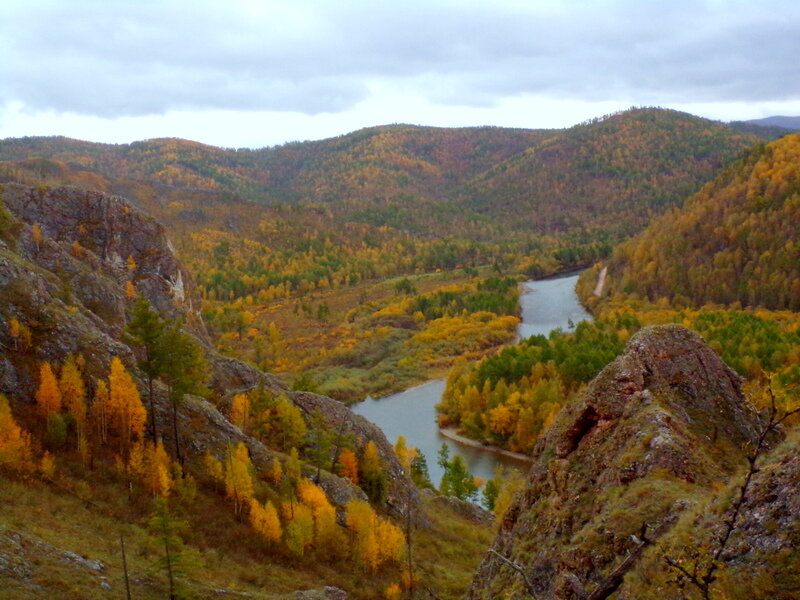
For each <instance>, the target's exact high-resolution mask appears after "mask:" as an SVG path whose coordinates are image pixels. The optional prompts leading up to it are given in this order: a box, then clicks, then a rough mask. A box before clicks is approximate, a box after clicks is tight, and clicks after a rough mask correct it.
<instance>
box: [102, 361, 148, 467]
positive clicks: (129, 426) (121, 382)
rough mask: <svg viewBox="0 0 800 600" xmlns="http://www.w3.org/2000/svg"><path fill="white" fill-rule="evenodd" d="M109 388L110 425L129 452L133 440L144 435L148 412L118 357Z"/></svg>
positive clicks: (112, 367)
mask: <svg viewBox="0 0 800 600" xmlns="http://www.w3.org/2000/svg"><path fill="white" fill-rule="evenodd" d="M108 387H109V394H108V419H109V424H110V425H111V426H112V428H113V429H114V431H116V433H117V435H118V436H119V438H120V446H121V448H122V449H123V451H125V452H127V449H128V448H129V447H130V443H131V440H132V439H140V438H141V437H142V435H143V434H144V426H145V422H146V421H147V411H146V409H145V407H144V404H142V400H141V397H140V396H139V390H138V389H137V387H136V384H135V383H134V381H133V378H132V377H131V376H130V374H129V373H128V372H127V371H126V370H125V366H124V365H123V364H122V361H121V360H120V359H119V357H117V356H115V357H114V358H112V359H111V371H110V373H109V375H108Z"/></svg>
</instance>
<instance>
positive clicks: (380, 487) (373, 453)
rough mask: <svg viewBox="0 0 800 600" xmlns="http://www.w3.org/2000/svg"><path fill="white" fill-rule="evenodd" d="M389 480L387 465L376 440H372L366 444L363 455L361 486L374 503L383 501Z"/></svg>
mask: <svg viewBox="0 0 800 600" xmlns="http://www.w3.org/2000/svg"><path fill="white" fill-rule="evenodd" d="M388 486H389V480H388V476H387V474H386V466H385V464H384V462H383V459H382V458H381V455H380V453H379V452H378V447H377V446H376V445H375V442H373V441H372V440H370V441H369V442H367V444H366V446H364V454H363V456H362V457H361V488H362V489H363V490H364V491H365V492H366V493H367V497H368V498H369V499H370V501H372V502H374V503H379V502H383V501H384V500H385V499H386V494H387V492H388Z"/></svg>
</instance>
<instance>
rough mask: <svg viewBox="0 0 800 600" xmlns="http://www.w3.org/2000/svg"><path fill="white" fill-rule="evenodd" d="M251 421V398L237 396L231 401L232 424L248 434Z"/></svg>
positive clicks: (241, 395)
mask: <svg viewBox="0 0 800 600" xmlns="http://www.w3.org/2000/svg"><path fill="white" fill-rule="evenodd" d="M249 420H250V398H248V396H247V394H236V395H235V396H234V397H233V400H232V401H231V423H233V424H234V425H236V426H237V427H238V428H239V429H241V430H242V431H243V432H244V433H247V430H248V426H249Z"/></svg>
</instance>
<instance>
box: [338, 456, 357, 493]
mask: <svg viewBox="0 0 800 600" xmlns="http://www.w3.org/2000/svg"><path fill="white" fill-rule="evenodd" d="M339 475H341V476H342V477H347V478H348V479H349V480H350V481H352V482H353V483H354V484H355V485H358V457H357V456H356V453H355V452H353V451H352V450H350V448H345V449H343V450H342V451H341V453H340V454H339Z"/></svg>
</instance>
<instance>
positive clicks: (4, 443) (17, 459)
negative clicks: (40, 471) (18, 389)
mask: <svg viewBox="0 0 800 600" xmlns="http://www.w3.org/2000/svg"><path fill="white" fill-rule="evenodd" d="M0 467H9V468H11V469H14V470H17V471H27V470H30V468H31V441H30V436H29V435H28V434H27V433H26V432H24V431H23V430H22V428H21V427H20V426H19V425H17V422H16V421H15V420H14V416H13V415H12V414H11V407H10V406H9V404H8V399H7V398H6V397H5V396H4V395H3V394H0Z"/></svg>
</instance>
